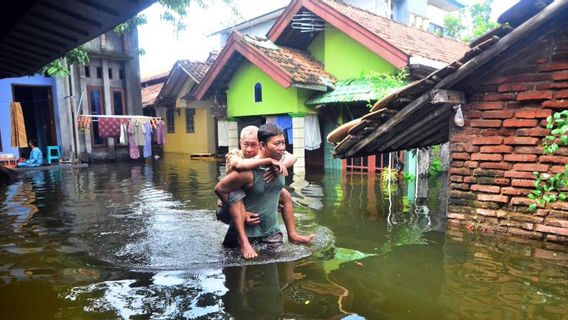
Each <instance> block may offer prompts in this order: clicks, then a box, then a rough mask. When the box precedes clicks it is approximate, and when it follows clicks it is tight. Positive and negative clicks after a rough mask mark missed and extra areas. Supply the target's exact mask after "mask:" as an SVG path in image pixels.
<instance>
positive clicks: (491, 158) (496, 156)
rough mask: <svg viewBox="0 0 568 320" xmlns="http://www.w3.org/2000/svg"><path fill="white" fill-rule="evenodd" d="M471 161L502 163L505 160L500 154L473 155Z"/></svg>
mask: <svg viewBox="0 0 568 320" xmlns="http://www.w3.org/2000/svg"><path fill="white" fill-rule="evenodd" d="M471 160H474V161H475V160H482V161H501V160H503V155H501V154H498V153H473V154H472V155H471Z"/></svg>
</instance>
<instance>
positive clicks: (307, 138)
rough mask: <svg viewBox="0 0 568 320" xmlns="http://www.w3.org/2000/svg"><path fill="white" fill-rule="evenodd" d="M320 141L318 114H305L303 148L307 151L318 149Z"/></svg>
mask: <svg viewBox="0 0 568 320" xmlns="http://www.w3.org/2000/svg"><path fill="white" fill-rule="evenodd" d="M321 142H322V140H321V132H320V126H319V120H318V116H317V115H315V114H308V115H306V116H305V117H304V148H305V149H306V150H308V151H311V150H316V149H319V147H320V145H321Z"/></svg>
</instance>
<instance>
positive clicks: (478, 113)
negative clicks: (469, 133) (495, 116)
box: [465, 110, 483, 119]
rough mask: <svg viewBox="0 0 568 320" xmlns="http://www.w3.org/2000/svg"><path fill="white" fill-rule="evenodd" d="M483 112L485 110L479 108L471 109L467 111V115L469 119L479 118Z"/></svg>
mask: <svg viewBox="0 0 568 320" xmlns="http://www.w3.org/2000/svg"><path fill="white" fill-rule="evenodd" d="M482 114H483V112H481V111H479V110H469V111H467V112H466V113H465V117H466V118H468V119H479V118H481V115H482Z"/></svg>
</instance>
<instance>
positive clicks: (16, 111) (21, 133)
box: [10, 102, 28, 148]
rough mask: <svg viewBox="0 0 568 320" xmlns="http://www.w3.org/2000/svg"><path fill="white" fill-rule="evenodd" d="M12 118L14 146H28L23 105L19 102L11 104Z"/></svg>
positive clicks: (12, 140)
mask: <svg viewBox="0 0 568 320" xmlns="http://www.w3.org/2000/svg"><path fill="white" fill-rule="evenodd" d="M10 120H11V123H12V139H11V145H12V147H19V148H26V147H27V146H28V138H27V136H26V123H25V122H24V114H23V113H22V105H21V104H20V103H19V102H12V103H11V104H10Z"/></svg>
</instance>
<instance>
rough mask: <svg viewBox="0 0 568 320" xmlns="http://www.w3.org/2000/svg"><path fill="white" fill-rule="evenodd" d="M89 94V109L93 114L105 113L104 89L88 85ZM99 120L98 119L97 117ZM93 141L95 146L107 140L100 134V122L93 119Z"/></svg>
mask: <svg viewBox="0 0 568 320" xmlns="http://www.w3.org/2000/svg"><path fill="white" fill-rule="evenodd" d="M87 94H88V97H89V110H90V111H91V114H92V115H101V114H104V109H103V105H102V89H101V88H99V87H88V88H87ZM95 120H98V119H95ZM92 135H93V136H92V141H93V145H94V146H100V145H104V144H105V143H106V140H105V139H104V138H101V137H100V136H99V122H98V121H93V130H92Z"/></svg>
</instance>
